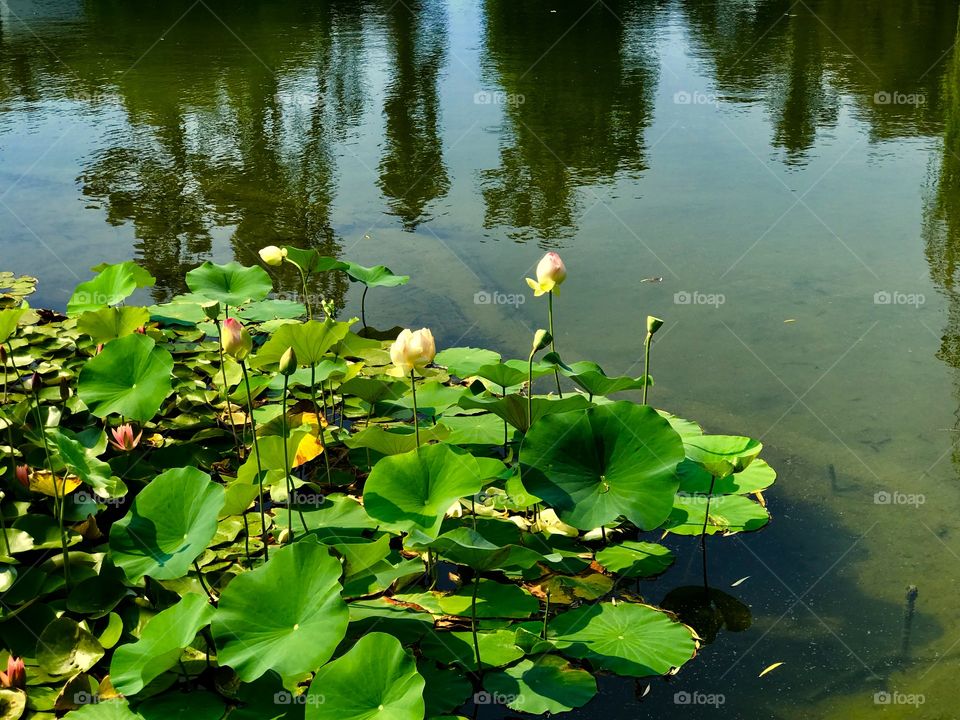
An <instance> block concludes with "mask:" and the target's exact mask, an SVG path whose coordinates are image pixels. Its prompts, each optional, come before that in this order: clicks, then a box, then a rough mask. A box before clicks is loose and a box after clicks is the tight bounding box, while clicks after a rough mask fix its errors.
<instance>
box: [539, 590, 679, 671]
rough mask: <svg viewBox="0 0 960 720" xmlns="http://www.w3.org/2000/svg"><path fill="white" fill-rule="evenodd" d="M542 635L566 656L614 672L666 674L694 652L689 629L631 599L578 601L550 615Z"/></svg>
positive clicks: (664, 614)
mask: <svg viewBox="0 0 960 720" xmlns="http://www.w3.org/2000/svg"><path fill="white" fill-rule="evenodd" d="M547 639H549V640H552V641H553V643H554V645H555V646H556V648H557V649H558V650H560V651H561V652H562V653H563V654H564V655H567V656H568V657H572V658H577V659H580V660H589V661H590V663H591V664H592V665H593V666H594V667H596V668H599V669H603V670H610V671H611V672H614V673H616V674H618V675H627V676H630V677H645V676H648V675H666V674H667V673H669V672H671V671H673V670H674V669H675V668H679V667H680V666H682V665H683V664H684V663H685V662H687V661H688V660H689V659H690V658H692V657H693V656H694V654H695V653H696V649H697V644H696V641H695V640H694V638H693V634H692V633H691V632H690V628H688V627H687V626H685V625H682V624H680V623H678V622H676V621H675V620H674V619H673V618H671V617H670V616H669V615H667V614H666V613H664V612H662V611H660V610H657V609H656V608H653V607H650V606H649V605H640V604H633V603H617V604H616V605H613V604H610V603H600V604H598V605H581V606H580V607H578V608H576V609H575V610H570V611H568V612H565V613H563V614H561V615H558V616H557V617H555V618H554V619H553V620H552V621H550V623H549V625H548V634H547Z"/></svg>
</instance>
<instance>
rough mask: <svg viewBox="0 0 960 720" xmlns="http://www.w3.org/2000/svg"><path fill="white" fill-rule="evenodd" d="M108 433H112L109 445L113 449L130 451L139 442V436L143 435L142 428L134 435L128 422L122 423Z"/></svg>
mask: <svg viewBox="0 0 960 720" xmlns="http://www.w3.org/2000/svg"><path fill="white" fill-rule="evenodd" d="M110 434H111V435H113V440H111V441H110V445H112V446H113V447H114V449H116V450H119V451H120V452H130V451H131V450H133V449H134V448H135V447H136V446H137V445H139V444H140V437H141V436H142V435H143V430H141V431H140V432H139V433H138V434H137V436H136V437H134V435H133V426H132V425H131V424H130V423H124V424H123V425H120V426H118V427H115V428H113V429H112V430H111V431H110Z"/></svg>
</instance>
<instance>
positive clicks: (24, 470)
mask: <svg viewBox="0 0 960 720" xmlns="http://www.w3.org/2000/svg"><path fill="white" fill-rule="evenodd" d="M15 474H16V476H17V482H18V483H20V484H21V485H23V486H24V487H25V488H29V487H30V466H29V465H17V470H16V473H15Z"/></svg>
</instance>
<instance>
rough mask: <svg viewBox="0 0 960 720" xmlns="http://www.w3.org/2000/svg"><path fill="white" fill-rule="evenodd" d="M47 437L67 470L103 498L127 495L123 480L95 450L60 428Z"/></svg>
mask: <svg viewBox="0 0 960 720" xmlns="http://www.w3.org/2000/svg"><path fill="white" fill-rule="evenodd" d="M47 436H48V437H49V438H50V440H51V441H52V444H53V447H55V448H56V450H57V455H58V456H59V457H60V461H61V462H62V463H63V464H64V465H65V466H66V467H67V469H68V470H69V471H70V472H71V473H73V474H74V475H76V476H77V477H78V478H80V479H81V480H82V481H83V482H85V483H87V484H88V485H89V486H90V487H92V488H93V490H94V492H96V494H97V495H99V496H100V497H102V498H120V497H123V496H124V495H126V494H127V486H126V485H125V484H124V482H123V480H121V479H120V478H118V477H116V476H114V475H113V471H112V470H111V468H110V465H108V464H107V463H105V462H103V461H102V460H100V459H99V458H98V457H97V456H96V453H95V452H94V450H91V449H90V448H87V447H85V446H84V445H83V444H82V443H80V442H79V441H77V440H74V439H73V438H71V437H68V436H67V435H66V434H65V433H64V431H63V430H61V429H60V428H50V429H49V430H47Z"/></svg>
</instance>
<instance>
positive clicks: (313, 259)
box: [283, 245, 347, 275]
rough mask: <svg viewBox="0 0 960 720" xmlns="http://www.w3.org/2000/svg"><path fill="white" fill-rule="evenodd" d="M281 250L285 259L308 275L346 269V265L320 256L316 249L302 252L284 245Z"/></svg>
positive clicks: (302, 250)
mask: <svg viewBox="0 0 960 720" xmlns="http://www.w3.org/2000/svg"><path fill="white" fill-rule="evenodd" d="M283 249H284V250H286V251H287V257H286V259H287V260H289V261H290V262H292V263H293V264H294V265H296V266H297V267H299V268H300V269H301V270H303V271H304V272H305V273H306V274H308V275H309V274H311V273H315V272H327V271H329V270H346V269H347V263H345V262H343V261H342V260H337V259H336V258H333V257H329V256H327V255H321V254H320V251H319V250H317V249H316V248H310V249H309V250H304V249H302V248H298V247H295V246H293V245H284V247H283Z"/></svg>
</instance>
